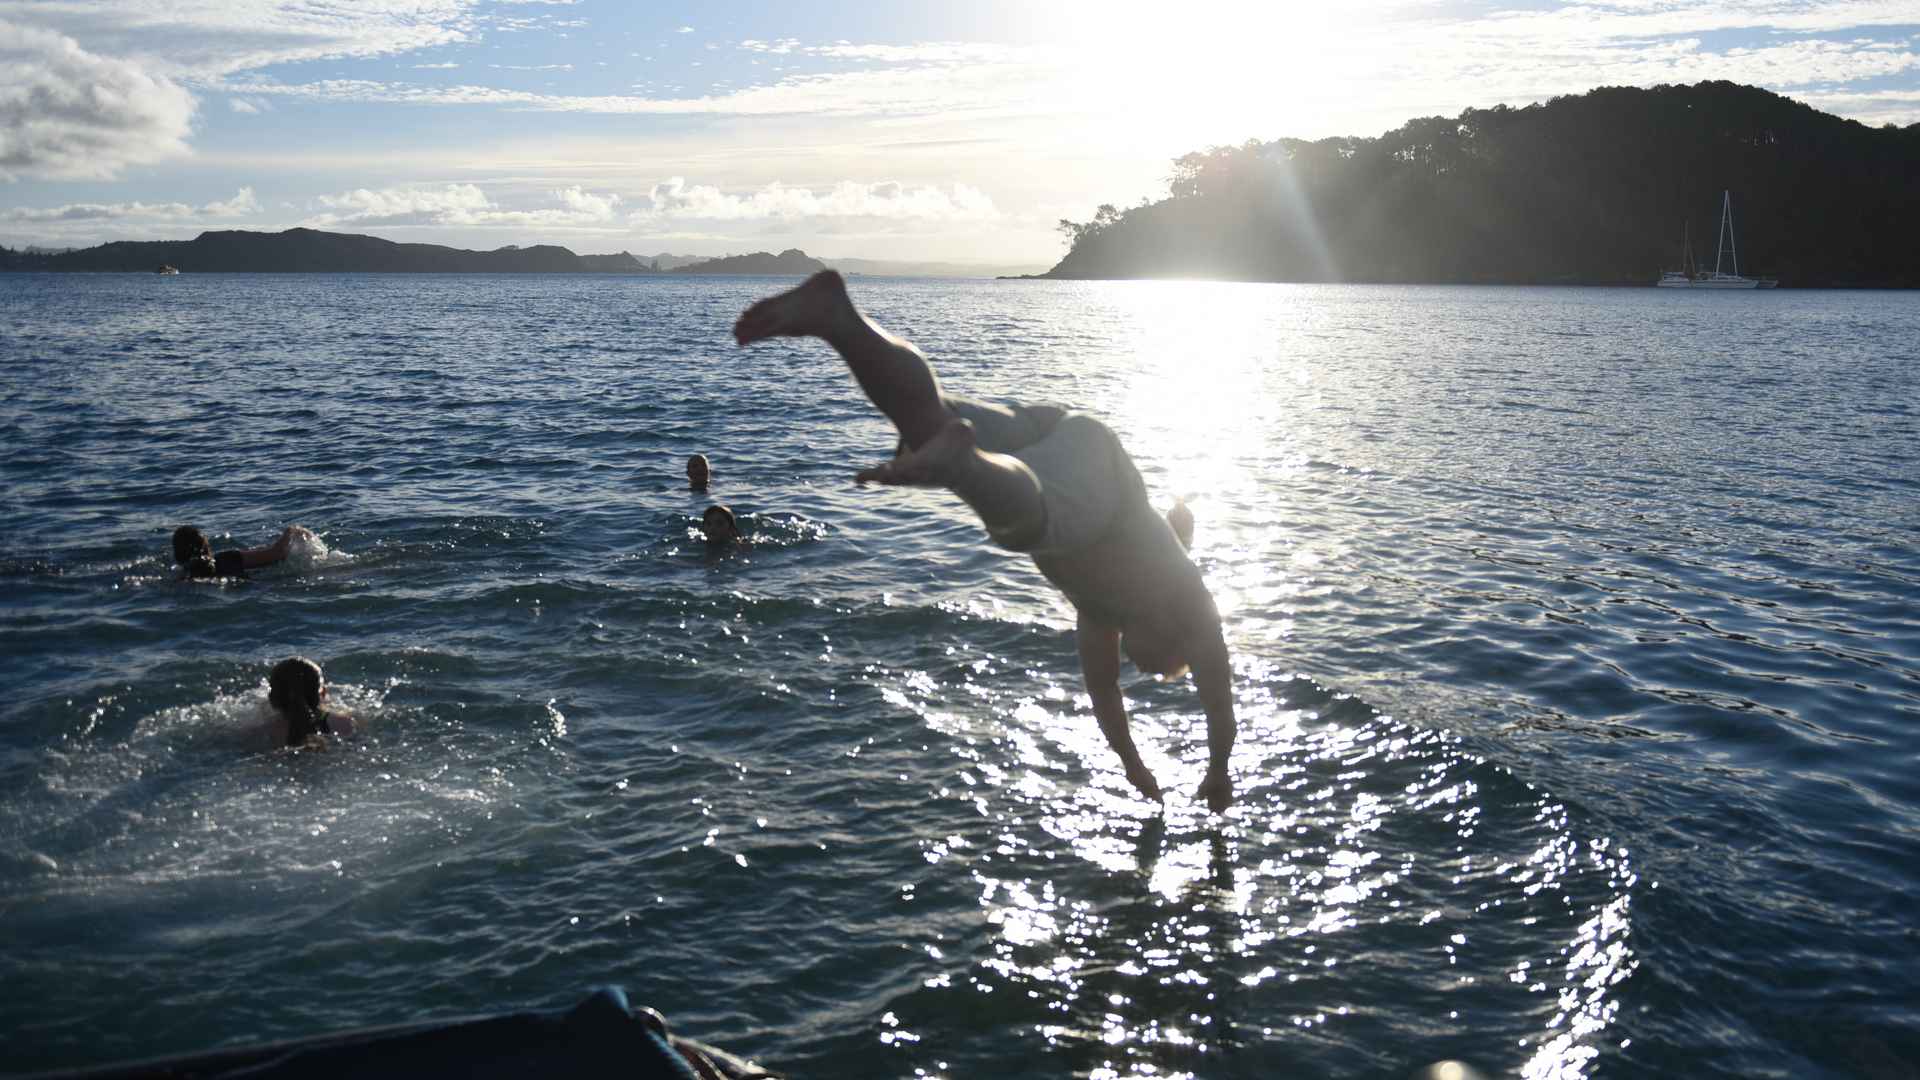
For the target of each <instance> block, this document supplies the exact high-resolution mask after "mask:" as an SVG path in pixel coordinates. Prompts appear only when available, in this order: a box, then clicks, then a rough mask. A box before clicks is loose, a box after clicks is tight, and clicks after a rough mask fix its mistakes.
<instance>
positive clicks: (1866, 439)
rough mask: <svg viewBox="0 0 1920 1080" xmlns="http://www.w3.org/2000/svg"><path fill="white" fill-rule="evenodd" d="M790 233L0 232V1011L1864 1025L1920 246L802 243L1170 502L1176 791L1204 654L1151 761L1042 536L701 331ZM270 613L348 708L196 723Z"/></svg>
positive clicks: (1023, 1041) (1907, 563)
mask: <svg viewBox="0 0 1920 1080" xmlns="http://www.w3.org/2000/svg"><path fill="white" fill-rule="evenodd" d="M787 284H789V282H786V281H779V280H775V279H732V280H719V279H705V280H701V279H672V278H668V279H644V278H620V277H591V276H581V277H406V276H391V277H388V276H367V277H359V276H286V277H280V276H245V275H206V276H193V275H182V276H180V277H176V278H158V277H148V276H143V275H113V276H86V275H71V276H43V275H20V274H14V275H4V276H0V378H3V379H4V386H5V394H4V397H3V398H0V451H3V454H0V478H3V479H4V487H3V488H0V500H3V501H0V986H4V987H5V988H6V990H5V992H4V993H3V994H0V1033H4V1038H5V1044H6V1047H7V1050H8V1055H7V1062H6V1065H5V1067H6V1068H10V1069H31V1068H44V1067H54V1066H63V1065H81V1064H91V1063H97V1062H101V1061H106V1060H112V1059H116V1058H123V1057H131V1056H142V1055H151V1054H159V1053H169V1052H179V1051H186V1050H192V1049H198V1048H202V1047H207V1046H211V1045H214V1044H224V1043H236V1042H245V1041H250V1040H257V1039H262V1038H281V1037H289V1036H296V1035H302V1034H310V1033H316V1032H320V1031H324V1030H330V1029H335V1028H339V1027H344V1026H353V1025H363V1024H368V1023H383V1022H397V1021H402V1020H413V1019H422V1018H432V1017H451V1016H460V1015H467V1014H472V1013H475V1012H480V1011H488V1010H496V1009H504V1008H523V1007H536V1006H539V1007H544V1006H554V1005H562V1004H566V1003H569V1002H571V1001H572V1000H575V999H577V998H578V997H580V996H581V995H582V994H584V993H585V991H586V990H587V989H589V988H591V987H593V986H595V985H599V984H604V983H620V984H624V985H625V986H627V987H628V989H629V990H630V991H631V992H632V994H633V995H634V997H636V998H637V999H639V1000H641V1001H644V1002H647V1003H651V1004H653V1005H655V1006H656V1007H658V1008H660V1009H661V1010H662V1011H663V1012H665V1013H666V1014H667V1015H668V1016H669V1017H670V1018H671V1019H672V1020H673V1021H674V1023H675V1026H676V1028H677V1029H678V1030H680V1031H683V1032H685V1033H689V1034H693V1035H695V1036H699V1037H703V1038H707V1039H709V1040H711V1041H714V1042H717V1043H720V1044H722V1045H725V1046H728V1047H730V1048H733V1049H735V1050H738V1051H741V1052H745V1053H749V1054H752V1055H754V1056H757V1057H759V1058H761V1059H762V1060H764V1061H765V1062H767V1063H769V1064H772V1065H775V1066H779V1067H784V1068H787V1069H790V1070H792V1071H793V1072H795V1073H796V1074H799V1075H811V1076H876V1077H906V1076H915V1075H938V1076H952V1077H970V1076H1019V1077H1057V1076H1068V1075H1078V1076H1090V1077H1130V1076H1143V1077H1144V1076H1154V1077H1166V1076H1194V1077H1272V1076H1278V1075H1330V1076H1333V1075H1337V1076H1367V1075H1377V1076H1397V1075H1404V1074H1405V1073H1406V1072H1408V1071H1410V1070H1411V1069H1413V1068H1414V1067H1416V1066H1418V1065H1420V1064H1422V1063H1426V1062H1431V1061H1435V1060H1439V1059H1443V1058H1460V1059H1464V1060H1467V1061H1470V1062H1472V1063H1474V1064H1476V1065H1478V1066H1480V1067H1481V1068H1483V1069H1485V1070H1488V1071H1489V1072H1493V1073H1496V1074H1516V1073H1519V1074H1525V1075H1529V1076H1585V1075H1608V1076H1644V1075H1665V1076H1715V1075H1722V1076H1754V1075H1780V1076H1796V1077H1809V1076H1812V1077H1819V1076H1907V1075H1912V1072H1911V1070H1912V1069H1913V1068H1914V1067H1915V1066H1914V1063H1915V1062H1916V1061H1920V1006H1916V1004H1915V1003H1916V1002H1920V928H1917V927H1920V922H1917V920H1916V919H1915V916H1914V912H1915V911H1916V910H1920V858H1916V857H1917V856H1920V812H1916V799H1917V798H1920V779H1916V765H1920V733H1916V730H1915V726H1916V720H1920V619H1917V618H1916V616H1915V613H1914V605H1913V597H1914V596H1915V595H1916V593H1917V592H1920V551H1917V544H1916V540H1917V531H1920V466H1917V465H1916V460H1915V450H1916V441H1917V440H1916V416H1915V411H1916V408H1920V389H1917V388H1916V382H1917V380H1916V375H1915V362H1916V355H1915V353H1916V347H1915V344H1914V343H1915V342H1916V341H1920V300H1916V299H1915V298H1914V297H1912V296H1909V295H1904V294H1894V293H1821V292H1791V291H1779V292H1773V293H1751V294H1742V295H1734V294H1684V295H1674V294H1673V293H1671V292H1666V291H1659V290H1653V289H1644V290H1578V289H1465V288H1452V289H1446V288H1380V287H1298V286H1259V285H1204V284H1173V283H1114V284H1061V283H1044V282H925V281H895V280H884V279H859V278H856V279H854V280H853V283H852V287H853V290H854V293H855V297H856V299H857V300H858V301H859V302H861V303H862V304H863V305H864V306H865V307H866V308H867V309H868V310H869V311H870V312H872V313H873V314H874V315H875V316H876V317H877V318H879V319H880V320H881V321H882V322H884V323H885V324H886V325H888V326H889V327H890V328H892V329H894V330H896V331H897V332H900V333H902V334H904V335H905V336H907V337H909V338H911V339H913V340H915V341H917V342H919V343H920V344H921V345H922V346H923V347H924V348H925V349H926V350H927V351H928V353H929V354H930V355H932V357H933V358H934V360H935V363H936V364H937V365H938V367H939V370H940V372H941V374H942V376H943V378H944V379H945V380H946V382H947V383H948V385H949V386H951V387H953V388H955V389H959V390H963V391H966V392H969V393H972V394H975V395H977V396H981V397H988V398H1019V399H1027V400H1050V401H1056V402H1061V403H1065V404H1071V405H1074V406H1077V407H1081V408H1084V409H1087V410H1088V411H1091V412H1094V413H1097V414H1098V415H1100V416H1102V417H1103V418H1105V419H1106V420H1108V422H1109V423H1110V424H1111V425H1112V426H1113V427H1114V428H1115V430H1117V431H1118V432H1119V433H1120V435H1121V437H1122V439H1123V440H1124V441H1125V442H1126V444H1127V445H1128V446H1129V448H1130V449H1131V450H1132V452H1133V454H1134V456H1135V458H1136V459H1137V461H1138V462H1139V464H1140V466H1141V470H1142V472H1143V474H1144V475H1145V476H1146V478H1147V482H1148V486H1149V488H1150V489H1151V490H1152V492H1153V493H1154V497H1155V499H1156V500H1157V501H1158V502H1159V503H1160V504H1161V505H1166V504H1167V503H1170V502H1171V500H1172V498H1173V496H1174V495H1176V494H1183V495H1186V496H1188V497H1189V498H1190V499H1191V502H1192V505H1193V506H1194V508H1195V510H1196V513H1197V516H1198V519H1199V528H1198V534H1197V538H1196V542H1195V547H1194V551H1195V556H1196V559H1197V561H1198V562H1199V563H1200V565H1201V567H1202V568H1203V569H1204V571H1205V572H1206V574H1207V576H1208V579H1209V581H1210V583H1211V585H1212V587H1213V589H1214V592H1215V595H1216V596H1217V597H1218V598H1219V601H1220V605H1221V608H1222V611H1223V613H1224V615H1225V618H1226V626H1227V637H1228V642H1229V644H1230V646H1231V648H1232V650H1233V652H1234V657H1235V670H1236V676H1237V701H1238V712H1239V717H1240V725H1241V732H1240V741H1239V744H1238V746H1237V748H1236V750H1235V755H1234V771H1235V774H1236V779H1237V783H1238V786H1239V790H1240V794H1241V800H1240V802H1239V804H1238V805H1237V806H1236V807H1235V808H1234V809H1233V810H1232V811H1231V812H1230V813H1229V814H1228V815H1227V816H1226V817H1225V818H1224V819H1213V818H1209V817H1208V816H1207V815H1206V814H1205V813H1203V812H1202V811H1201V809H1200V808H1198V807H1196V805H1195V803H1194V801H1193V798H1192V792H1193V789H1194V787H1195V786H1196V785H1197V784H1198V782H1199V780H1200V775H1201V771H1202V766H1203V762H1204V756H1205V733H1204V720H1203V717H1202V715H1201V713H1200V710H1199V706H1198V703H1197V701H1196V699H1195V696H1194V694H1193V691H1192V689H1191V687H1190V686H1189V685H1184V684H1183V685H1161V684H1156V683H1153V682H1152V681H1150V680H1143V679H1138V678H1136V677H1135V676H1133V675H1132V674H1131V672H1129V673H1128V675H1127V676H1126V680H1125V684H1124V685H1125V689H1126V691H1127V695H1128V698H1129V701H1130V703H1131V705H1132V708H1133V710H1134V729H1135V733H1136V738H1137V740H1138V741H1140V743H1141V744H1142V747H1143V752H1144V753H1145V755H1146V757H1147V759H1148V761H1149V763H1150V764H1151V765H1152V766H1153V767H1154V768H1155V770H1156V772H1157V773H1158V774H1159V776H1160V779H1161V782H1162V783H1163V785H1164V786H1166V787H1167V789H1168V791H1169V798H1168V800H1167V803H1166V806H1165V809H1164V811H1163V810H1161V809H1159V808H1157V807H1155V806H1153V805H1151V804H1147V803H1143V802H1142V801H1140V800H1139V799H1137V798H1135V797H1134V796H1133V794H1132V789H1131V788H1130V787H1129V786H1128V785H1127V784H1126V782H1125V780H1124V779H1123V777H1122V776H1121V774H1120V771H1119V769H1118V768H1117V765H1116V762H1115V760H1114V758H1113V757H1112V755H1111V753H1110V751H1108V750H1107V749H1106V747H1105V745H1104V743H1103V741H1102V740H1101V737H1100V735H1099V732H1098V729H1097V727H1096V726H1095V724H1094V722H1093V719H1092V716H1091V712H1090V710H1089V708H1088V706H1087V703H1086V700H1085V698H1084V696H1083V695H1082V692H1081V687H1080V684H1079V675H1078V671H1077V667H1076V661H1075V653H1074V646H1073V638H1072V630H1071V626H1072V620H1071V613H1070V612H1069V611H1067V610H1066V609H1065V607H1064V606H1063V604H1062V602H1061V601H1059V600H1058V599H1057V598H1056V596H1055V595H1054V594H1053V593H1052V592H1051V591H1050V590H1049V588H1048V587H1047V585H1046V583H1045V582H1044V581H1043V580H1042V579H1041V578H1040V577H1039V576H1038V574H1037V573H1036V572H1035V571H1034V570H1033V568H1032V567H1031V565H1030V564H1029V563H1027V562H1026V561H1024V560H1022V559H1021V558H1019V557H1017V556H1013V555H1010V554H1006V553H1002V552H999V551H996V550H993V549H992V548H990V547H988V546H986V545H985V543H984V542H983V537H982V534H981V532H980V530H979V528H978V526H977V525H976V524H975V522H974V521H973V520H972V518H971V517H970V515H969V514H968V513H967V512H966V510H965V508H964V507H962V506H961V505H959V504H958V502H957V501H956V500H953V499H951V498H950V497H948V496H946V495H944V494H943V493H938V492H919V491H915V492H901V491H882V490H874V489H868V490H862V489H859V488H856V487H855V486H854V485H853V484H852V482H851V476H852V474H853V472H854V471H855V470H856V469H858V468H860V467H863V466H865V465H868V464H872V463H874V462H876V461H878V460H880V459H881V458H882V457H884V456H885V455H886V454H887V453H888V452H889V451H890V449H891V445H892V436H891V432H890V429H888V428H887V426H886V424H885V422H884V421H883V420H881V419H880V418H879V417H878V416H877V415H876V414H874V413H873V412H872V411H871V410H870V409H869V408H868V407H867V406H866V404H865V402H864V400H863V399H862V398H861V397H860V396H859V394H858V391H857V389H856V388H855V386H854V384H853V382H852V380H851V379H850V378H848V376H847V375H846V373H845V370H844V369H843V367H842V366H841V365H840V364H839V362H838V361H837V360H836V359H835V358H834V357H833V356H832V354H831V353H830V352H828V351H827V350H826V349H825V348H824V347H823V346H820V345H818V344H817V343H788V342H782V343H777V344H772V345H766V346H761V347H756V348H754V349H751V350H747V351H744V352H742V351H738V350H735V349H734V348H733V347H732V345H731V342H730V341H729V340H728V338H727V329H728V327H729V326H730V324H731V322H732V319H733V317H734V315H735V314H736V313H737V312H738V311H739V310H740V308H741V307H742V306H743V305H744V304H745V303H746V302H748V301H749V300H751V299H752V298H754V297H755V296H758V295H761V294H764V293H766V292H769V291H772V290H774V289H776V288H780V287H784V286H785V285H787ZM695 451H702V452H705V453H706V454H708V455H709V456H710V457H711V458H712V459H713V462H714V468H715V474H716V480H715V484H714V488H713V493H712V496H711V497H712V498H713V499H717V500H720V501H724V502H726V503H727V504H729V505H731V506H732V507H733V508H734V509H735V510H736V511H737V512H739V513H740V514H741V515H742V516H743V519H744V521H745V523H746V524H747V526H748V529H749V531H750V532H751V533H752V534H753V537H754V543H753V545H752V547H751V548H750V549H749V550H747V551H745V552H741V553H736V554H731V555H726V556H723V557H718V558H715V557H712V556H709V555H708V554H707V553H706V552H705V550H704V547H703V545H701V544H700V543H699V542H697V540H696V539H694V537H693V530H694V529H695V527H696V526H697V522H698V515H699V513H700V511H701V509H702V508H703V507H704V506H705V505H706V503H707V501H708V499H707V498H706V497H702V496H695V495H691V494H689V493H688V492H687V491H685V490H684V483H683V481H682V479H681V471H682V464H683V462H684V460H685V457H686V455H687V454H689V453H692V452H695ZM186 522H192V523H196V524H199V525H200V526H202V527H203V528H205V529H206V530H207V531H208V532H209V533H210V534H211V535H213V536H214V537H215V544H216V546H238V545H254V544H260V543H265V542H266V541H268V540H270V539H271V538H272V537H273V536H274V535H275V534H276V533H277V531H278V529H279V528H280V527H281V526H283V525H285V524H287V523H289V522H300V523H304V524H306V525H308V526H311V527H312V528H314V529H315V530H317V531H318V532H319V533H320V534H321V536H322V537H323V539H324V550H321V549H319V548H315V549H309V550H305V551H302V552H301V553H299V554H298V555H297V556H296V557H295V558H294V559H292V560H289V562H288V563H287V564H283V565H281V566H278V567H274V568H271V569H267V570H264V571H260V572H258V573H256V574H255V575H254V576H253V578H252V580H250V581H247V582H245V583H236V584H227V585H181V584H176V583H174V582H173V581H172V580H171V575H170V572H169V566H168V565H167V562H168V559H167V540H168V534H169V532H170V531H171V530H172V528H173V527H174V526H175V525H178V524H181V523H186ZM293 653H302V654H305V655H308V656H311V657H313V658H315V659H317V660H319V661H320V662H321V663H322V664H323V665H324V666H325V668H326V670H327V673H328V677H329V678H330V680H331V681H332V682H333V684H334V692H335V696H336V698H337V699H338V700H339V702H340V703H341V704H342V705H344V706H345V707H347V708H348V709H350V710H351V711H353V712H354V713H356V714H357V715H358V716H359V717H360V720H361V724H362V726H363V727H365V728H366V729H367V730H366V733H365V734H364V736H363V737H361V738H359V739H357V740H354V741H353V742H351V743H349V744H347V745H345V746H342V747H337V748H336V749H335V750H334V751H331V752H327V753H288V752H284V751H283V752H267V751H263V750H261V749H260V748H259V747H258V745H257V744H256V743H253V742H249V740H248V733H249V731H251V730H252V729H253V728H254V726H255V725H257V724H258V723H259V721H260V719H261V708H262V705H261V702H262V699H263V696H264V688H265V683H264V680H265V676H266V673H267V670H268V668H269V667H270V666H271V664H272V663H273V662H274V661H275V660H277V659H279V658H280V657H283V656H286V655H289V654H293Z"/></svg>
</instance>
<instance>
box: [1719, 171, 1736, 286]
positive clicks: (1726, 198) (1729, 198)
mask: <svg viewBox="0 0 1920 1080" xmlns="http://www.w3.org/2000/svg"><path fill="white" fill-rule="evenodd" d="M1720 198H1721V201H1722V203H1723V204H1724V205H1725V206H1726V208H1727V253H1728V254H1730V255H1732V256H1733V276H1734V277H1739V276H1740V245H1739V243H1738V242H1737V241H1736V240H1734V232H1733V192H1731V191H1722V192H1721V193H1720Z"/></svg>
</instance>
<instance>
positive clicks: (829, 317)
mask: <svg viewBox="0 0 1920 1080" xmlns="http://www.w3.org/2000/svg"><path fill="white" fill-rule="evenodd" d="M852 314H854V310H853V301H851V300H849V299H847V283H846V281H845V280H844V279H842V278H841V277H840V272H839V271H838V270H822V271H820V272H819V273H817V274H815V275H813V276H812V277H810V278H808V279H807V280H805V281H803V282H801V283H800V284H799V285H797V286H795V287H794V288H791V289H788V290H787V291H786V292H783V293H781V294H779V295H778V296H769V297H767V298H766V299H765V300H761V301H759V302H758V303H756V304H754V305H753V306H752V307H749V308H747V310H746V311H744V312H741V314H740V318H739V319H738V320H736V321H735V322H734V324H733V340H735V341H737V342H739V343H740V344H742V345H751V344H753V343H754V342H756V341H761V340H763V339H766V338H770V337H825V336H826V334H827V332H828V331H829V330H830V329H831V328H832V327H833V326H834V324H835V321H836V320H838V319H841V318H844V317H846V316H848V315H852Z"/></svg>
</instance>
